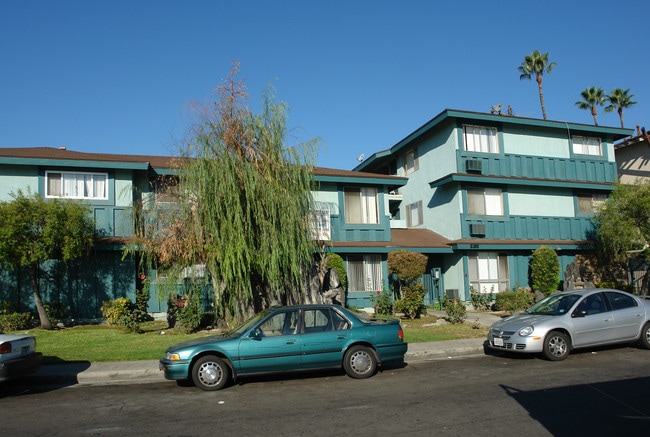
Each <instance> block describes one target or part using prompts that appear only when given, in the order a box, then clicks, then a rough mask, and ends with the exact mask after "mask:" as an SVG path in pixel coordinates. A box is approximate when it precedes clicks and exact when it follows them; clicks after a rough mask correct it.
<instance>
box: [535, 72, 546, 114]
mask: <svg viewBox="0 0 650 437" xmlns="http://www.w3.org/2000/svg"><path fill="white" fill-rule="evenodd" d="M536 79H537V86H538V87H539V103H540V105H542V117H544V120H546V106H544V90H543V89H542V76H541V75H539V74H538V75H537V78H536Z"/></svg>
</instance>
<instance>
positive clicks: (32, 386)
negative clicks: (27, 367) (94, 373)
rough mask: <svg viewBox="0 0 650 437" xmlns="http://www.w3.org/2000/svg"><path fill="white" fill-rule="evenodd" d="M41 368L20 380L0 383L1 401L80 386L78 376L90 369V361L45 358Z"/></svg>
mask: <svg viewBox="0 0 650 437" xmlns="http://www.w3.org/2000/svg"><path fill="white" fill-rule="evenodd" d="M42 362H44V363H47V364H41V366H40V367H39V368H38V369H36V370H35V371H34V372H32V373H29V374H27V375H24V376H22V377H20V378H16V379H12V380H9V381H4V382H1V383H0V399H2V398H6V397H14V396H26V395H31V394H37V393H45V392H48V391H53V390H58V389H60V388H63V387H68V386H71V385H76V384H78V382H79V381H78V379H77V376H78V375H79V374H80V373H82V372H83V371H85V370H87V369H88V368H89V367H90V362H89V361H65V360H61V359H60V358H58V357H51V356H44V357H43V360H42Z"/></svg>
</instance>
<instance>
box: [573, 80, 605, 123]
mask: <svg viewBox="0 0 650 437" xmlns="http://www.w3.org/2000/svg"><path fill="white" fill-rule="evenodd" d="M580 95H581V96H582V100H580V101H577V102H576V105H577V106H578V108H580V109H590V110H591V115H592V116H593V117H594V124H595V125H596V126H598V110H597V109H596V106H603V103H605V98H606V97H607V96H606V95H605V91H603V89H602V88H600V87H598V88H596V87H595V86H592V87H591V88H585V90H584V91H583V92H581V93H580Z"/></svg>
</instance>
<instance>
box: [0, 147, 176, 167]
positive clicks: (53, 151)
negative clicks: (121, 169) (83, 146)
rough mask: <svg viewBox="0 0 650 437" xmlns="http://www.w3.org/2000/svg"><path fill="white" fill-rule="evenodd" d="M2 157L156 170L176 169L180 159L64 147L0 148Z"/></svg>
mask: <svg viewBox="0 0 650 437" xmlns="http://www.w3.org/2000/svg"><path fill="white" fill-rule="evenodd" d="M0 157H5V158H34V159H61V160H71V161H104V162H141V163H149V165H151V167H154V168H173V167H175V165H174V161H175V160H177V159H178V158H177V157H173V156H149V155H122V154H119V155H118V154H111V153H87V152H75V151H73V150H68V149H66V148H63V147H61V148H56V147H0Z"/></svg>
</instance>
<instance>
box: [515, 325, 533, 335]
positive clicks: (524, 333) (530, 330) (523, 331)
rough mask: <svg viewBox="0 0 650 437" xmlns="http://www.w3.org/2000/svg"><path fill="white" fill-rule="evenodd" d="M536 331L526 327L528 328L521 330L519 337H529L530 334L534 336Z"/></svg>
mask: <svg viewBox="0 0 650 437" xmlns="http://www.w3.org/2000/svg"><path fill="white" fill-rule="evenodd" d="M534 330H535V328H533V327H532V326H526V327H524V328H521V329H520V330H519V335H520V336H521V337H527V336H529V335H530V334H532V333H533V331H534Z"/></svg>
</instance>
